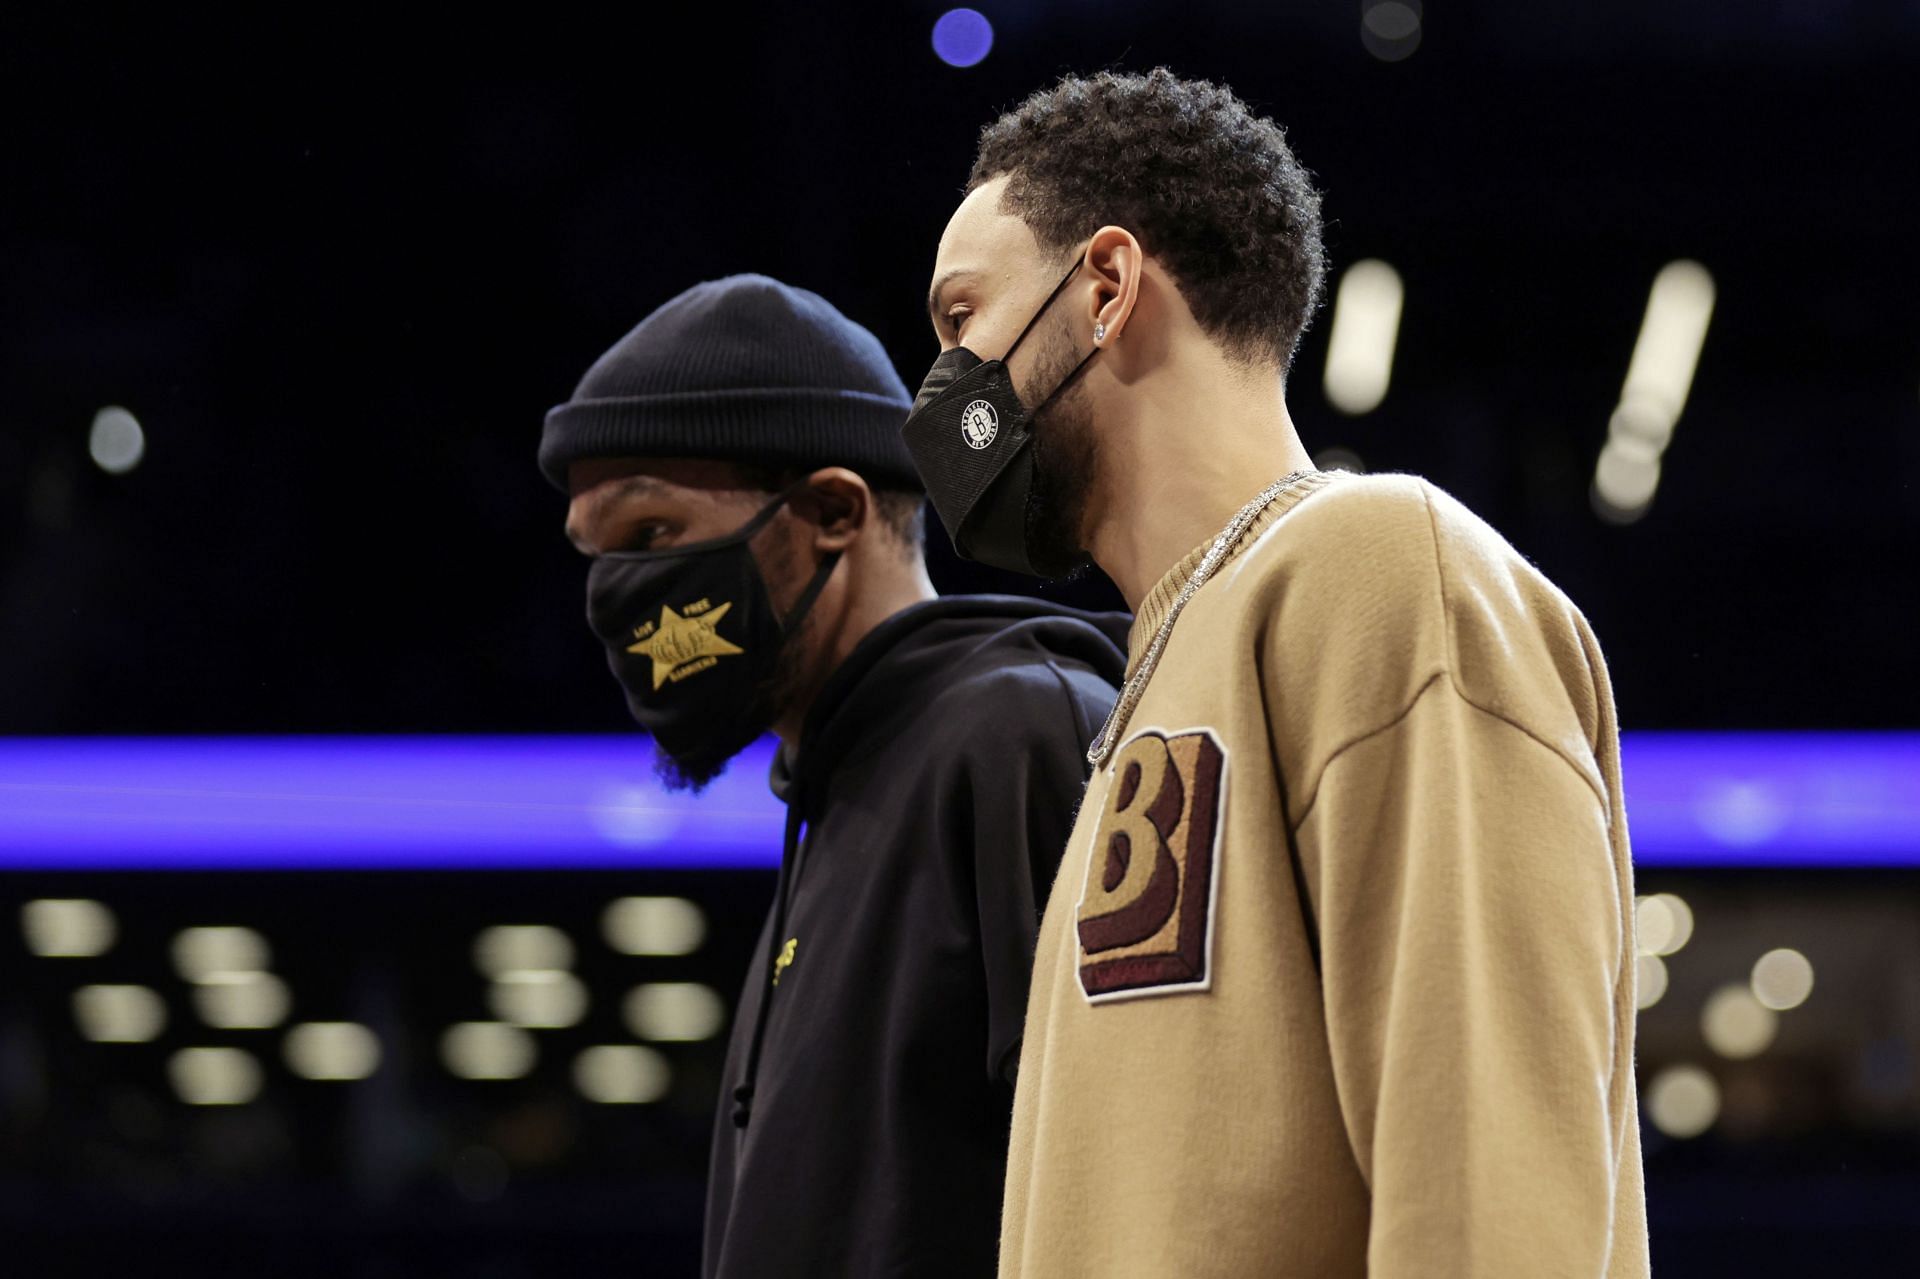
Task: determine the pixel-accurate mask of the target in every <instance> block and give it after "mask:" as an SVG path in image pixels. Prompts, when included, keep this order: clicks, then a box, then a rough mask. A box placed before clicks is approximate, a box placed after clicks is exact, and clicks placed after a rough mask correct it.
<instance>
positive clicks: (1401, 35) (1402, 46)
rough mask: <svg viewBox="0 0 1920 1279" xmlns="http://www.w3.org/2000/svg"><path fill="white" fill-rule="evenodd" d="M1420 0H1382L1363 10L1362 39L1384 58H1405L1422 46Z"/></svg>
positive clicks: (1387, 60) (1377, 54)
mask: <svg viewBox="0 0 1920 1279" xmlns="http://www.w3.org/2000/svg"><path fill="white" fill-rule="evenodd" d="M1420 23H1421V6H1420V0H1379V3H1377V4H1369V5H1367V6H1366V8H1364V9H1363V10H1361V13H1360V43H1361V44H1362V45H1363V46H1364V47H1365V48H1366V51H1367V52H1368V53H1371V54H1372V55H1373V56H1374V57H1376V58H1378V59H1380V61H1382V62H1403V61H1405V60H1406V59H1408V58H1411V57H1412V56H1413V53H1414V50H1416V49H1418V48H1419V47H1420Z"/></svg>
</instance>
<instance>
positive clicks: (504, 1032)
mask: <svg viewBox="0 0 1920 1279" xmlns="http://www.w3.org/2000/svg"><path fill="white" fill-rule="evenodd" d="M539 1055H540V1047H539V1045H538V1044H537V1043H535V1042H534V1038H533V1036H532V1035H529V1034H528V1033H527V1032H526V1031H524V1030H522V1029H520V1028H519V1027H518V1026H508V1025H504V1024H502V1023H500V1022H497V1021H463V1022H461V1023H459V1024H458V1025H456V1026H451V1027H449V1028H448V1029H447V1033H446V1034H445V1035H443V1036H441V1038H440V1060H441V1061H442V1062H444V1063H445V1064H446V1067H447V1069H448V1070H450V1071H452V1072H453V1073H454V1074H456V1075H458V1076H460V1078H462V1079H518V1078H520V1077H521V1076H522V1075H524V1074H526V1073H527V1072H528V1071H530V1070H532V1069H533V1065H534V1062H535V1061H536V1060H537V1059H538V1058H539Z"/></svg>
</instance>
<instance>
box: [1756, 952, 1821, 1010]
mask: <svg viewBox="0 0 1920 1279" xmlns="http://www.w3.org/2000/svg"><path fill="white" fill-rule="evenodd" d="M1749 984H1750V985H1751V986H1752V988H1753V997H1754V998H1755V999H1757V1000H1759V1001H1760V1002H1761V1003H1762V1004H1764V1005H1766V1006H1767V1007H1768V1008H1771V1009H1773V1010H1774V1011H1776V1012H1785V1011H1786V1010H1787V1009H1789V1008H1798V1007H1799V1006H1800V1005H1801V1004H1804V1003H1806V1002H1807V996H1808V995H1811V994H1812V993H1813V964H1812V963H1811V962H1810V961H1809V960H1808V959H1807V957H1806V956H1805V955H1803V954H1801V953H1800V952H1799V951H1797V950H1794V949H1792V948H1791V947H1785V946H1783V947H1781V948H1780V949H1779V950H1770V951H1768V952H1767V953H1766V954H1764V955H1762V956H1760V958H1759V960H1758V961H1756V962H1755V963H1754V965H1753V977H1752V979H1751V981H1750V983H1749Z"/></svg>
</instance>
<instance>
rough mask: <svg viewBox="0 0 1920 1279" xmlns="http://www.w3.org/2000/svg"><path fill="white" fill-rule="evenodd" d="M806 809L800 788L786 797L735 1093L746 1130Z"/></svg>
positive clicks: (736, 1112)
mask: <svg viewBox="0 0 1920 1279" xmlns="http://www.w3.org/2000/svg"><path fill="white" fill-rule="evenodd" d="M796 780H797V779H796ZM802 810H803V806H802V803H801V796H800V795H799V793H798V790H797V787H796V791H795V793H793V794H790V795H788V796H787V834H786V839H785V840H784V841H783V842H782V844H781V847H780V883H779V887H777V888H776V889H775V890H774V895H773V935H772V937H771V938H770V939H769V940H768V943H767V973H766V982H767V984H766V985H765V986H764V987H762V988H761V991H760V1006H759V1008H758V1010H756V1011H755V1013H754V1016H753V1038H752V1039H751V1040H749V1041H748V1043H747V1070H746V1074H745V1075H744V1076H743V1077H742V1078H741V1081H740V1085H739V1086H738V1087H737V1088H735V1089H734V1090H733V1126H734V1127H735V1128H745V1127H746V1126H747V1125H748V1124H749V1123H750V1122H752V1120H753V1086H754V1084H755V1082H756V1081H757V1080H758V1079H759V1077H760V1046H761V1045H762V1044H763V1043H765V1042H766V1038H767V1016H768V1014H769V1012H771V1011H772V1008H773V983H774V974H775V971H776V969H775V965H776V964H778V963H779V962H780V949H781V941H780V937H781V934H783V933H785V932H786V931H787V903H788V900H789V898H790V897H791V895H792V891H793V880H794V877H795V876H794V870H795V867H796V865H797V863H798V861H799V851H800V827H801V826H802V825H803V824H804V822H805V818H804V817H803V816H802Z"/></svg>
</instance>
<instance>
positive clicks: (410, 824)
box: [0, 735, 785, 870]
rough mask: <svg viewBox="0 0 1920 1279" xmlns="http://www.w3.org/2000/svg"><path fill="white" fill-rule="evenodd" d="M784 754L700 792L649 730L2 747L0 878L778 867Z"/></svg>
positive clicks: (748, 760) (47, 741) (769, 745)
mask: <svg viewBox="0 0 1920 1279" xmlns="http://www.w3.org/2000/svg"><path fill="white" fill-rule="evenodd" d="M772 753H773V742H772V740H771V739H768V740H766V741H762V742H758V743H756V744H755V745H754V746H752V747H750V748H749V749H748V751H747V752H746V753H745V754H744V755H742V756H741V757H740V758H738V759H736V760H735V761H734V762H733V765H732V767H730V768H729V769H728V770H727V772H726V773H725V774H724V775H722V776H721V777H719V778H718V779H716V780H715V781H714V782H713V784H712V785H710V786H709V787H708V788H707V789H706V791H705V792H704V793H703V794H701V795H698V796H694V795H690V794H686V793H676V792H672V791H668V790H667V789H666V788H665V787H664V786H662V785H661V784H660V782H659V781H658V780H656V779H655V777H654V773H653V743H652V742H651V741H650V740H648V739H647V738H644V737H641V736H638V735H635V736H633V737H621V736H610V737H303V738H118V739H116V738H39V739H34V738H24V739H23V738H13V739H4V738H0V869H9V868H11V869H21V868H27V867H32V868H73V869H81V868H85V869H101V870H106V869H131V868H142V869H162V868H165V869H212V868H224V869H293V868H301V869H312V868H322V867H325V868H336V867H338V868H374V867H380V868H399V867H449V868H450V867H460V868H466V869H478V868H486V867H503V866H521V867H533V866H555V867H558V866H568V867H596V866H656V867H728V866H766V865H773V864H775V863H776V862H777V861H778V859H779V855H780V839H781V833H782V829H783V824H784V821H785V810H784V809H783V808H782V807H781V805H780V803H779V801H777V800H776V799H775V798H774V797H773V795H772V794H771V793H770V792H769V791H768V790H767V766H768V764H769V762H770V761H771V758H772Z"/></svg>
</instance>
